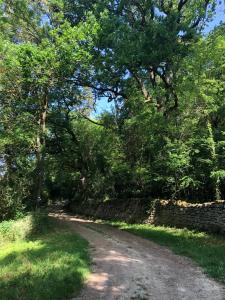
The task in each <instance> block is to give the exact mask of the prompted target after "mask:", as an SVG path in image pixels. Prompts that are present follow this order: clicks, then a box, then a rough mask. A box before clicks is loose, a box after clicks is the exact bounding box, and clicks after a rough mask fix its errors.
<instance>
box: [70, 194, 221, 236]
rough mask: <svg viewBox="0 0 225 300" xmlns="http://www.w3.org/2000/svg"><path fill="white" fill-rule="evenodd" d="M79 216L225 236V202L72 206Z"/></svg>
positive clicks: (141, 200) (107, 203)
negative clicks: (193, 230) (188, 229)
mask: <svg viewBox="0 0 225 300" xmlns="http://www.w3.org/2000/svg"><path fill="white" fill-rule="evenodd" d="M71 209H72V211H73V212H75V213H77V214H82V215H87V216H92V217H94V218H100V219H107V220H110V219H111V220H119V221H125V222H128V223H145V224H146V223H147V224H155V225H165V226H172V227H177V228H190V229H196V230H202V231H209V232H217V233H222V234H225V201H222V200H221V201H217V202H209V203H203V204H191V203H187V202H184V201H171V200H156V201H149V202H148V203H147V202H146V201H143V199H129V200H123V201H122V200H121V201H118V200H117V201H115V200H114V201H108V202H106V203H100V204H98V205H96V203H94V202H84V203H81V204H80V205H75V204H74V205H72V206H71Z"/></svg>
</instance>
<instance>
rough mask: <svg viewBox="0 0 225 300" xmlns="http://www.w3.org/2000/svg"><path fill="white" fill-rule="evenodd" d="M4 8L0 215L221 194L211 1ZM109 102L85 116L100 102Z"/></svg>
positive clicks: (217, 64) (28, 3) (216, 38)
mask: <svg viewBox="0 0 225 300" xmlns="http://www.w3.org/2000/svg"><path fill="white" fill-rule="evenodd" d="M87 2H88V1H84V0H79V1H70V0H67V1H64V0H60V1H55V0H47V1H42V0H41V1H32V0H21V1H20V0H17V1H11V0H3V1H2V2H1V5H0V25H1V28H2V32H1V34H0V191H1V192H0V201H1V202H0V213H1V219H8V218H13V217H14V216H16V215H17V214H18V213H19V212H20V211H22V210H23V209H30V208H32V207H34V206H35V207H36V206H39V205H41V204H42V205H44V204H47V202H48V201H54V200H60V199H66V200H68V201H87V200H89V199H92V200H93V201H104V200H105V199H113V198H127V197H139V198H142V197H146V196H148V197H149V196H150V197H152V198H160V197H163V198H185V199H187V200H189V201H206V200H214V199H218V198H220V197H224V195H225V190H224V184H223V183H224V175H223V173H224V170H225V160H224V157H225V155H224V149H225V147H224V132H225V122H224V118H223V116H224V112H225V106H224V66H225V60H224V59H225V57H224V47H225V42H224V25H223V24H221V25H220V26H218V27H217V28H216V29H215V30H213V31H212V32H211V33H210V34H209V35H208V36H204V35H203V34H202V30H203V28H204V26H205V25H206V24H207V22H208V21H209V20H210V19H212V18H213V16H214V13H215V7H216V1H214V0H210V1H205V0H199V1H175V0H174V1H156V0H152V1H149V0H142V1H122V0H120V1H116V2H115V1H108V0H104V1H99V0H95V1H89V2H90V3H87ZM101 98H105V99H108V100H109V101H111V102H112V103H113V104H114V108H113V109H112V110H111V111H110V112H105V113H103V114H101V115H99V116H97V117H96V120H95V119H92V117H93V115H95V114H94V109H95V108H96V103H97V101H100V100H101Z"/></svg>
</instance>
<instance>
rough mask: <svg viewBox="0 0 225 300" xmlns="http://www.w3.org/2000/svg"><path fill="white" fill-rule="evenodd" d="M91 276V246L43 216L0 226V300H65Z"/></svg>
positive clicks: (33, 216) (29, 216)
mask: <svg viewBox="0 0 225 300" xmlns="http://www.w3.org/2000/svg"><path fill="white" fill-rule="evenodd" d="M88 273H89V254H88V243H87V242H86V241H85V240H84V239H83V238H81V237H80V236H78V235H76V234H74V233H73V232H71V230H70V229H69V228H67V227H65V226H64V227H62V226H61V225H60V227H59V226H58V225H57V224H56V223H55V222H54V220H51V219H50V218H48V217H47V216H46V215H44V214H41V215H40V214H34V215H28V216H26V217H24V218H22V219H19V220H17V221H5V222H2V223H0V295H1V296H0V298H1V300H17V299H18V300H19V299H23V300H39V299H41V300H49V299H54V300H61V299H63V300H65V299H69V298H70V297H72V296H73V295H76V294H77V293H79V291H80V289H81V287H82V284H83V281H84V279H85V278H86V276H87V275H88Z"/></svg>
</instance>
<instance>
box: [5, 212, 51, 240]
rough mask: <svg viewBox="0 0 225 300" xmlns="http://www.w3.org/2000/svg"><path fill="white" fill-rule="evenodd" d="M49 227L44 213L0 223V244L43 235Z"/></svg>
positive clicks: (48, 221)
mask: <svg viewBox="0 0 225 300" xmlns="http://www.w3.org/2000/svg"><path fill="white" fill-rule="evenodd" d="M49 227H50V220H49V218H48V216H47V214H45V213H40V212H36V213H31V214H29V215H27V216H25V217H23V218H21V219H18V220H15V221H12V220H10V221H3V222H2V223H0V243H2V242H5V241H16V240H24V239H26V238H28V237H30V236H31V235H35V234H39V233H44V232H46V230H48V229H49Z"/></svg>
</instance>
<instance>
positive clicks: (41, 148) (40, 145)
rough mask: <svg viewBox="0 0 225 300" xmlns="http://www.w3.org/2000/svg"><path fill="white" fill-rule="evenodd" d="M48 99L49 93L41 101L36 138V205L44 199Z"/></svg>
mask: <svg viewBox="0 0 225 300" xmlns="http://www.w3.org/2000/svg"><path fill="white" fill-rule="evenodd" d="M47 109H48V101H47V94H46V95H45V97H44V100H43V101H42V103H41V109H40V116H39V121H38V124H39V131H38V136H37V140H36V172H35V173H36V174H35V175H36V178H35V181H36V182H35V206H36V208H37V207H38V206H39V205H40V202H41V200H42V188H43V180H44V168H45V167H44V163H45V131H46V117H47Z"/></svg>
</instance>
